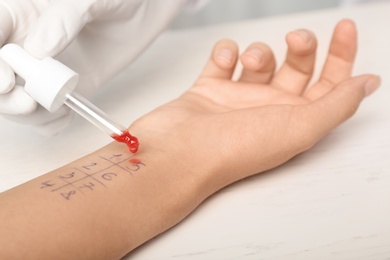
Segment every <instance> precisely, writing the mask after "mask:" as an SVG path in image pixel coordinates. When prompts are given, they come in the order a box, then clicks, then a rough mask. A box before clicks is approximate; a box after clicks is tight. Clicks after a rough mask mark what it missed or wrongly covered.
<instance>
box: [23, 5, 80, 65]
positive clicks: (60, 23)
mask: <svg viewBox="0 0 390 260" xmlns="http://www.w3.org/2000/svg"><path fill="white" fill-rule="evenodd" d="M80 5H81V4H80V2H77V1H53V2H52V3H51V4H50V5H49V6H48V7H47V9H46V10H45V11H44V12H43V13H42V15H41V16H40V17H39V18H38V20H37V21H36V22H35V24H34V25H33V26H32V27H31V29H30V30H29V33H28V35H27V36H26V39H25V42H24V48H25V49H26V50H27V51H28V52H29V53H31V54H32V55H34V56H35V57H37V58H39V59H42V58H45V57H48V56H50V57H53V56H56V55H58V54H59V53H61V52H62V51H63V50H64V49H65V48H66V47H67V46H68V45H69V44H70V43H71V42H72V41H73V39H74V38H75V37H76V36H77V35H78V33H79V32H80V31H81V30H82V28H83V27H84V26H85V24H86V23H87V22H88V19H87V17H86V16H87V14H86V13H85V12H84V11H82V10H79V9H80ZM84 8H85V7H84Z"/></svg>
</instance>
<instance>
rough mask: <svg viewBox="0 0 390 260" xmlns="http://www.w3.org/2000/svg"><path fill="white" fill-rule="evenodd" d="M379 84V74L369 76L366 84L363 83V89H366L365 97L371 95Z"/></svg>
mask: <svg viewBox="0 0 390 260" xmlns="http://www.w3.org/2000/svg"><path fill="white" fill-rule="evenodd" d="M380 84H381V78H380V77H379V76H374V77H371V78H370V79H369V80H368V81H367V82H366V84H365V85H364V89H365V91H366V97H367V96H369V95H371V94H372V93H374V92H375V90H377V89H378V87H379V86H380Z"/></svg>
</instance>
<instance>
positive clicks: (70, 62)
mask: <svg viewBox="0 0 390 260" xmlns="http://www.w3.org/2000/svg"><path fill="white" fill-rule="evenodd" d="M186 1H187V0H164V1H162V0H0V45H1V46H3V45H4V44H6V43H11V42H12V43H17V44H19V45H21V46H23V47H24V48H25V49H26V50H27V51H28V52H29V53H30V54H32V55H33V56H35V57H37V58H44V57H47V56H51V57H55V58H56V59H58V60H59V61H61V62H62V63H64V64H65V65H67V66H68V67H70V68H71V69H73V70H74V71H76V72H78V73H79V74H80V82H79V85H78V87H77V91H78V92H79V93H81V94H82V95H84V96H87V97H90V96H91V95H92V94H93V93H95V92H96V90H97V88H99V87H100V86H102V85H103V84H104V83H106V82H107V81H108V80H109V79H111V78H112V77H113V76H114V75H116V74H117V73H118V72H119V71H120V70H122V69H123V68H124V67H126V66H127V65H128V64H129V63H131V62H132V61H133V60H134V59H135V58H136V57H137V56H138V55H139V54H140V53H141V52H142V51H143V50H144V49H145V48H146V47H147V46H148V45H149V44H150V43H151V42H152V41H153V39H154V38H155V37H156V36H157V35H158V34H159V33H161V31H162V30H164V29H165V28H166V27H167V26H168V25H169V24H170V22H171V20H172V19H173V18H174V17H175V16H176V14H177V13H178V11H180V9H181V8H182V7H183V6H184V4H185V3H186ZM0 79H1V80H0V114H3V115H7V116H6V117H7V118H9V119H11V120H14V121H17V122H21V123H27V124H31V125H34V126H35V127H36V128H37V129H38V130H39V131H40V132H42V133H44V134H55V133H57V132H59V131H60V130H62V129H63V128H64V127H65V126H66V125H67V124H68V123H69V122H70V120H71V118H72V113H70V111H69V110H68V109H66V108H65V107H63V108H61V109H60V110H59V111H57V112H55V113H52V114H50V113H49V112H47V111H44V109H43V108H42V107H40V106H39V105H38V106H37V104H36V102H35V101H34V100H32V99H31V97H30V96H28V95H27V94H26V93H25V92H24V91H23V88H22V85H23V83H20V84H18V82H17V84H16V85H15V77H14V74H13V71H12V70H11V69H10V68H9V66H8V65H7V64H6V63H5V62H4V61H2V60H0ZM16 81H17V80H16ZM37 107H38V109H37Z"/></svg>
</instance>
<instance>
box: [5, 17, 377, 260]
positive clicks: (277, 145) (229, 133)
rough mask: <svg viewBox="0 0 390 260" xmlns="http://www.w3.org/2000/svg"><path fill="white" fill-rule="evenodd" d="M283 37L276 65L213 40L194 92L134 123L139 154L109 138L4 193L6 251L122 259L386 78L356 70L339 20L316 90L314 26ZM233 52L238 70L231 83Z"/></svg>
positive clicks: (352, 46) (283, 153) (335, 121)
mask: <svg viewBox="0 0 390 260" xmlns="http://www.w3.org/2000/svg"><path fill="white" fill-rule="evenodd" d="M286 41H287V44H288V52H287V55H286V59H285V62H284V64H283V65H282V66H281V68H280V69H279V70H278V71H275V68H276V65H275V64H276V62H275V59H274V57H273V54H272V51H271V49H270V47H268V46H267V45H265V44H264V43H260V42H258V43H253V44H252V45H250V46H249V47H248V49H247V50H246V51H244V53H243V54H241V55H240V56H239V53H238V49H237V45H236V44H235V43H234V42H233V41H231V40H222V41H220V42H218V43H217V44H216V46H215V48H214V50H213V52H212V54H211V57H210V60H209V61H208V63H207V64H206V66H205V68H204V70H203V72H202V73H201V75H200V76H199V78H198V80H197V81H196V82H195V84H194V85H193V86H192V87H191V88H190V89H189V90H188V91H187V92H185V93H184V94H183V95H182V96H180V97H179V98H177V99H176V100H173V101H172V102H170V103H168V104H166V105H163V106H161V107H159V108H157V109H156V110H154V111H152V112H151V113H149V114H147V115H145V116H143V117H141V118H140V119H138V120H137V121H136V122H134V123H133V124H132V125H131V126H130V132H131V133H133V134H134V135H135V136H137V137H138V138H139V140H140V142H141V146H140V150H139V152H138V153H137V154H136V155H130V154H129V153H128V151H126V147H124V146H123V145H121V144H119V143H112V144H109V145H107V146H105V147H103V148H101V149H99V150H97V151H96V152H94V153H92V154H90V155H87V156H85V157H83V158H81V159H79V160H77V161H74V162H72V163H70V164H68V165H65V166H64V167H61V168H59V169H57V170H55V171H53V172H49V173H47V174H44V175H42V176H40V177H39V178H37V179H34V180H32V181H30V182H27V183H25V184H23V185H20V186H18V187H16V188H14V189H11V190H9V191H6V192H3V193H1V194H0V230H1V233H0V244H1V245H2V246H1V248H0V258H1V259H27V258H28V259H119V258H120V257H122V256H123V255H125V254H126V253H128V252H130V251H131V250H133V249H134V248H136V247H137V246H139V245H141V244H142V243H144V242H146V241H147V240H149V239H151V238H152V237H154V236H156V235H158V234H160V233H162V232H164V231H165V230H167V229H169V228H171V227H172V226H174V225H175V224H177V223H178V222H180V221H181V220H182V219H183V218H185V217H186V216H187V215H188V214H190V213H191V212H192V211H193V210H194V209H195V208H196V207H197V206H198V205H199V204H200V203H201V202H202V201H203V200H204V199H206V198H207V197H209V196H211V195H212V194H214V193H215V192H217V191H218V190H220V189H222V188H223V187H225V186H226V185H229V184H231V183H233V182H235V181H237V180H240V179H243V178H246V177H248V176H251V175H254V174H257V173H260V172H263V171H266V170H269V169H272V168H274V167H277V166H279V165H281V164H283V163H285V162H286V161H288V160H289V159H291V158H292V157H294V156H295V155H297V154H299V153H301V152H304V151H306V150H308V149H310V148H311V147H312V146H313V145H315V144H316V143H317V142H318V141H319V140H320V139H321V138H322V137H323V136H324V135H326V134H327V133H329V131H331V130H332V129H334V128H335V127H337V126H338V125H340V124H341V123H343V122H344V121H345V120H347V119H348V118H350V117H351V116H352V115H353V114H354V113H355V112H356V110H357V108H358V106H359V105H360V103H361V102H362V100H363V99H364V98H365V97H366V96H367V95H369V94H371V93H372V92H373V91H374V90H375V89H376V88H377V87H378V86H379V84H380V79H379V78H378V77H377V76H375V75H368V74H367V75H360V76H357V77H351V72H352V67H353V63H354V59H355V55H356V49H357V48H356V44H357V43H356V42H357V36H356V28H355V25H354V23H353V22H351V21H349V20H343V21H341V22H340V23H339V24H338V25H337V26H336V28H335V31H334V35H333V39H332V42H331V45H330V48H329V54H328V57H327V59H326V61H325V64H324V66H323V69H322V74H321V76H320V78H319V79H318V80H317V81H316V83H314V84H313V85H312V86H308V82H309V80H310V79H311V77H312V73H313V70H314V68H313V66H314V60H315V51H316V44H317V43H316V39H315V37H314V34H313V33H312V32H309V31H306V30H298V31H294V32H291V33H289V34H288V35H287V37H286ZM238 60H240V62H241V63H242V64H243V71H242V73H241V76H240V77H239V79H238V80H232V74H233V71H234V69H235V67H236V64H237V62H238ZM238 155H239V157H240V159H239V160H237V156H238Z"/></svg>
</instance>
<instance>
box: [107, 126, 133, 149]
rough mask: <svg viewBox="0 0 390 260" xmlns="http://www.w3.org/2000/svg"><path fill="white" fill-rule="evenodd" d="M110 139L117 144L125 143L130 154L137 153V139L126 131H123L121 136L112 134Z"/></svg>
mask: <svg viewBox="0 0 390 260" xmlns="http://www.w3.org/2000/svg"><path fill="white" fill-rule="evenodd" d="M111 137H112V138H113V139H114V140H115V141H117V142H120V143H125V144H126V145H127V147H129V150H130V152H132V153H136V152H137V151H138V146H139V142H138V139H137V137H135V136H132V135H131V134H130V133H129V132H128V131H127V130H125V131H123V134H121V135H115V134H114V135H112V136H111Z"/></svg>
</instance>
